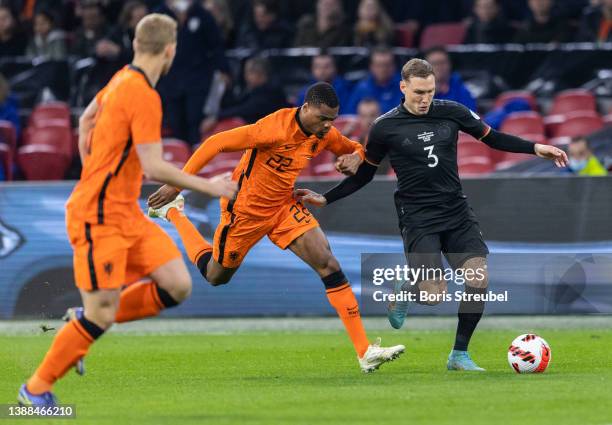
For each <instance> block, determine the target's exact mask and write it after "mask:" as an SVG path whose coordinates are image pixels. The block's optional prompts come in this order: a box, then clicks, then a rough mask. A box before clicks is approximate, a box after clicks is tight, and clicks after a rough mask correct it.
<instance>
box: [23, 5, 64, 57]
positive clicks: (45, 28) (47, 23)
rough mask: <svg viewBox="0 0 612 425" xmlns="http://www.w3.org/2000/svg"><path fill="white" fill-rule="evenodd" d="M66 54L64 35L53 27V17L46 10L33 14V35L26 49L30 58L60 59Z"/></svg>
mask: <svg viewBox="0 0 612 425" xmlns="http://www.w3.org/2000/svg"><path fill="white" fill-rule="evenodd" d="M67 55H68V51H67V49H66V36H65V34H64V32H63V31H62V30H59V29H57V28H55V17H54V16H53V14H52V13H51V12H49V11H47V10H39V11H38V12H36V14H35V15H34V36H33V37H32V39H31V40H30V43H29V44H28V48H27V49H26V56H28V57H29V58H31V59H45V60H62V59H65V58H66V56H67Z"/></svg>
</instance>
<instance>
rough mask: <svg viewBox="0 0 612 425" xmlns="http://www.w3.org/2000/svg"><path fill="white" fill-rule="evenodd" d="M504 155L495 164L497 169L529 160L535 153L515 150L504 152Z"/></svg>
mask: <svg viewBox="0 0 612 425" xmlns="http://www.w3.org/2000/svg"><path fill="white" fill-rule="evenodd" d="M502 153H503V155H502V157H501V160H500V161H498V162H497V163H496V164H495V169H497V170H503V169H506V168H509V167H512V166H513V165H515V164H518V163H519V162H523V161H528V160H530V159H533V158H534V156H533V155H529V154H526V153H515V152H502Z"/></svg>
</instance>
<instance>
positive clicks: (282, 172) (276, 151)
mask: <svg viewBox="0 0 612 425" xmlns="http://www.w3.org/2000/svg"><path fill="white" fill-rule="evenodd" d="M297 113H298V108H286V109H280V110H278V111H276V112H274V113H272V114H270V115H268V116H266V117H264V118H262V119H260V120H259V121H257V122H256V123H255V124H251V125H246V126H243V127H238V128H235V129H233V130H229V131H225V132H222V133H218V134H215V135H214V136H212V137H210V138H208V139H207V140H206V141H205V142H204V143H202V145H201V146H200V147H199V148H198V150H197V151H196V152H195V153H194V154H193V156H192V157H191V158H190V159H189V161H188V162H187V164H185V167H184V171H185V172H187V173H190V174H196V173H198V172H199V171H200V170H201V169H202V168H203V167H204V166H205V165H206V164H207V163H208V162H209V161H210V160H211V159H212V158H213V157H214V156H215V155H216V154H217V153H219V152H236V151H241V150H245V149H246V152H245V153H244V155H243V156H242V159H241V160H240V163H239V164H238V166H237V167H236V169H235V170H234V173H233V176H232V178H233V179H234V180H237V181H238V185H239V188H240V189H239V192H238V195H237V197H236V200H235V201H234V202H233V203H231V204H230V206H229V207H228V200H227V199H222V204H221V205H222V206H223V208H228V209H231V210H232V211H234V212H241V213H244V214H248V215H252V216H259V217H266V216H268V215H269V214H270V213H271V211H272V210H274V209H277V208H279V207H281V206H283V205H284V204H285V203H287V202H289V201H291V199H292V196H293V188H294V184H295V180H296V179H297V177H298V176H299V174H300V173H301V171H302V170H303V169H304V168H305V167H307V166H308V163H309V161H310V160H311V159H312V158H314V157H315V156H317V155H318V154H319V153H320V152H321V151H322V150H323V149H327V150H329V151H331V152H333V153H334V154H335V155H337V156H340V155H344V154H350V153H353V152H358V153H359V154H360V156H361V157H362V158H363V157H364V154H363V147H362V146H361V145H360V144H359V143H357V142H353V141H351V140H349V139H348V138H346V137H344V136H343V135H342V134H340V132H339V131H338V130H337V129H336V128H335V127H332V129H331V130H330V131H329V132H328V133H327V134H326V135H325V136H324V137H323V138H322V139H319V138H317V136H315V135H314V134H313V135H310V136H308V135H306V134H305V133H304V132H303V131H302V129H301V128H300V126H299V124H298V122H297V118H296V114H297Z"/></svg>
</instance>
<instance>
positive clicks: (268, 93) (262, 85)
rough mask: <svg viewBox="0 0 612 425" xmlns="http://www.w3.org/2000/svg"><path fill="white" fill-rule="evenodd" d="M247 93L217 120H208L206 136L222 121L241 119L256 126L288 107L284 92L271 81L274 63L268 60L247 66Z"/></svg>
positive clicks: (204, 126)
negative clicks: (265, 118)
mask: <svg viewBox="0 0 612 425" xmlns="http://www.w3.org/2000/svg"><path fill="white" fill-rule="evenodd" d="M244 83H245V89H244V92H243V93H242V94H241V95H239V96H238V97H237V98H235V99H233V100H232V101H230V102H228V103H230V104H229V105H227V106H226V107H222V108H221V110H220V111H219V114H218V116H216V117H207V118H206V119H205V120H204V121H203V122H202V126H201V128H200V130H201V132H202V134H204V133H208V132H209V131H211V130H212V129H213V128H214V127H215V125H216V124H217V122H219V120H222V119H225V118H231V117H239V118H242V119H243V120H245V121H246V122H247V123H254V122H255V121H257V120H258V119H260V118H263V117H265V116H266V115H268V114H271V113H272V112H275V111H277V110H278V109H281V108H285V107H287V106H288V104H287V100H286V98H285V93H284V92H283V90H282V88H281V87H279V86H277V85H276V84H274V83H273V82H272V81H271V80H270V63H269V62H268V60H267V59H264V58H259V57H255V58H250V59H248V60H247V61H246V62H245V64H244Z"/></svg>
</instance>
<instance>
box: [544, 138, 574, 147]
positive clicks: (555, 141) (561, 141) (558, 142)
mask: <svg viewBox="0 0 612 425" xmlns="http://www.w3.org/2000/svg"><path fill="white" fill-rule="evenodd" d="M571 141H572V138H571V137H566V136H561V137H553V138H552V139H548V144H549V145H553V146H566V145H568V144H569V142H571Z"/></svg>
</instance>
